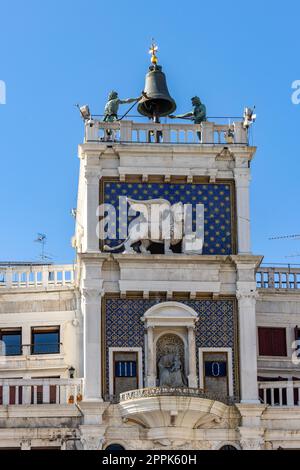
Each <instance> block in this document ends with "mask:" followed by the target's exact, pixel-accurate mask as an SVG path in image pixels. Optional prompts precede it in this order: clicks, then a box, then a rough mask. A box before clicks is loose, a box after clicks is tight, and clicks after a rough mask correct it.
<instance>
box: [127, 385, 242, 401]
mask: <svg viewBox="0 0 300 470" xmlns="http://www.w3.org/2000/svg"><path fill="white" fill-rule="evenodd" d="M176 396H178V397H189V398H202V399H206V400H214V401H220V402H221V403H225V404H228V405H232V404H234V403H237V402H238V401H239V400H238V398H235V397H229V396H226V395H224V394H218V393H213V392H206V391H204V390H202V389H200V388H191V387H185V388H173V387H148V388H141V389H138V390H130V391H129V392H124V393H121V394H120V403H122V402H125V401H129V400H137V399H139V398H153V397H176Z"/></svg>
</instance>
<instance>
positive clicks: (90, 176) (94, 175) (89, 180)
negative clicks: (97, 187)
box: [84, 168, 102, 184]
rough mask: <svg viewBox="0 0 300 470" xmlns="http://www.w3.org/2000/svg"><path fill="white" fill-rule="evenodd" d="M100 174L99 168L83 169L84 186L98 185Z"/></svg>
mask: <svg viewBox="0 0 300 470" xmlns="http://www.w3.org/2000/svg"><path fill="white" fill-rule="evenodd" d="M101 176H102V172H101V171H100V170H99V168H85V171H84V179H85V182H86V184H99V180H100V178H101Z"/></svg>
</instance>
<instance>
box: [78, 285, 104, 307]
mask: <svg viewBox="0 0 300 470" xmlns="http://www.w3.org/2000/svg"><path fill="white" fill-rule="evenodd" d="M81 295H82V300H83V301H84V303H85V304H93V303H98V302H99V301H100V299H101V297H103V290H102V289H95V288H94V289H87V288H83V289H81Z"/></svg>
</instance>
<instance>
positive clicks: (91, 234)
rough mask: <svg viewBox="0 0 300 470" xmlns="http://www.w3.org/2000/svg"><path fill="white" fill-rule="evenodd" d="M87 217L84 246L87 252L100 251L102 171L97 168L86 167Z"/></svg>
mask: <svg viewBox="0 0 300 470" xmlns="http://www.w3.org/2000/svg"><path fill="white" fill-rule="evenodd" d="M84 176H85V183H86V204H85V208H86V217H85V220H84V232H85V233H84V235H85V236H84V247H83V251H85V252H95V251H96V252H99V238H98V235H97V225H98V219H99V217H98V215H97V209H98V206H99V203H100V201H99V178H100V173H99V170H98V169H97V168H86V170H85V174H84Z"/></svg>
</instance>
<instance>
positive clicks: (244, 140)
mask: <svg viewBox="0 0 300 470" xmlns="http://www.w3.org/2000/svg"><path fill="white" fill-rule="evenodd" d="M229 129H230V131H231V132H230V133H229V135H228V130H229ZM84 142H85V143H89V142H90V143H92V142H102V143H103V142H106V143H109V142H111V143H114V144H117V143H120V144H121V143H134V144H145V143H147V144H151V143H153V144H157V143H160V144H171V145H177V144H194V145H196V144H197V145H199V144H208V145H242V146H245V145H246V146H247V145H248V133H247V130H246V129H244V127H243V123H242V122H235V123H233V124H232V125H228V124H216V123H214V122H203V123H202V124H185V123H171V124H162V123H160V124H156V123H153V122H147V123H140V122H133V121H126V120H122V121H115V122H103V121H101V120H98V119H94V118H92V119H90V120H88V121H86V122H85V137H84Z"/></svg>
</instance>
